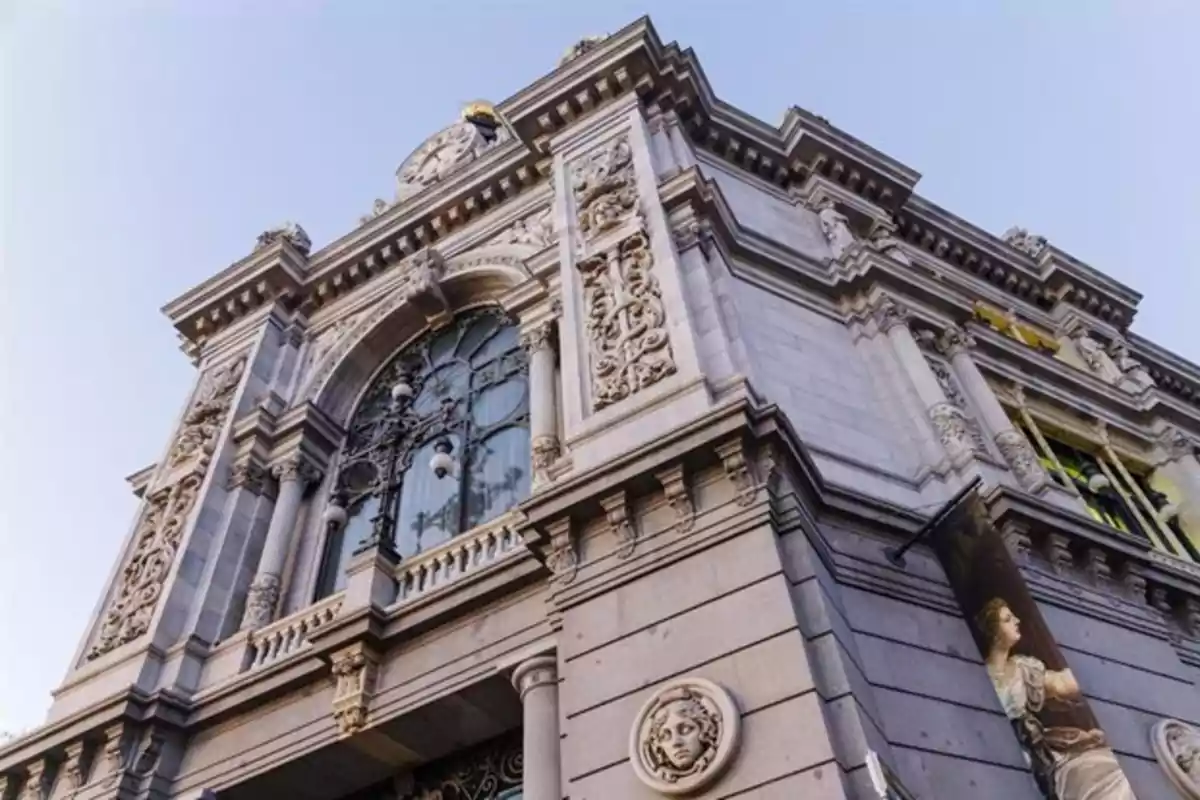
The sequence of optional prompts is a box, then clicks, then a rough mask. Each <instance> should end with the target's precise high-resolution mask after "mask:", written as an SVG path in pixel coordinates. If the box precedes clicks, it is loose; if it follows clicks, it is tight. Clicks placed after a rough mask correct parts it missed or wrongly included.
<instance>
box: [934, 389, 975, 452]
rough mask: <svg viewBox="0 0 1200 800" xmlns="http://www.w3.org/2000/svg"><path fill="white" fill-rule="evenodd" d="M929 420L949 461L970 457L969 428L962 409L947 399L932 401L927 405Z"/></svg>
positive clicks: (971, 449)
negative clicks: (944, 400)
mask: <svg viewBox="0 0 1200 800" xmlns="http://www.w3.org/2000/svg"><path fill="white" fill-rule="evenodd" d="M929 421H930V422H932V423H933V429H934V431H936V432H937V437H938V441H940V442H941V443H942V447H944V448H946V453H947V455H949V456H950V460H951V461H954V462H955V463H958V462H960V461H964V460H967V459H970V458H971V454H972V453H973V452H974V451H973V448H972V441H971V428H970V425H968V424H967V417H966V415H965V414H963V412H962V409H960V408H959V407H958V406H956V405H954V403H951V402H949V401H947V402H944V403H934V404H933V405H932V406H930V407H929Z"/></svg>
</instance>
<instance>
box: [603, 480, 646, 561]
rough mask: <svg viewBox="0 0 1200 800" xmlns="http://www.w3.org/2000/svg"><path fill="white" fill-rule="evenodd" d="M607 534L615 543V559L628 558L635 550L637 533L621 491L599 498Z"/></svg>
mask: <svg viewBox="0 0 1200 800" xmlns="http://www.w3.org/2000/svg"><path fill="white" fill-rule="evenodd" d="M600 506H601V507H602V508H603V509H604V519H605V521H606V522H607V523H608V529H609V532H610V533H611V534H612V535H613V537H614V538H615V539H616V541H617V557H618V558H629V557H630V556H631V555H633V552H634V550H635V549H637V542H638V532H637V527H636V525H635V524H634V521H633V519H632V518H631V515H630V513H629V501H628V498H627V497H626V495H625V491H624V490H621V491H619V492H615V493H613V494H611V495H608V496H606V497H601V498H600Z"/></svg>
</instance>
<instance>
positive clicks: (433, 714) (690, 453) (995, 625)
mask: <svg viewBox="0 0 1200 800" xmlns="http://www.w3.org/2000/svg"><path fill="white" fill-rule="evenodd" d="M396 177H397V189H396V194H395V197H394V198H393V199H392V200H390V201H386V200H378V201H376V202H375V204H374V207H373V208H372V210H371V212H370V213H369V214H368V215H367V216H365V217H364V218H363V219H362V221H361V224H360V225H359V226H358V227H357V228H356V229H355V230H352V231H350V232H348V233H347V234H346V235H345V236H343V237H342V238H340V239H338V240H337V241H334V242H332V243H330V244H327V245H325V246H324V247H321V248H319V249H314V248H313V245H312V243H311V242H310V241H309V238H308V236H307V235H306V234H305V233H304V231H303V229H302V228H301V227H300V226H298V225H294V224H288V225H284V226H280V227H278V228H274V229H271V230H268V231H266V232H265V233H263V234H262V235H261V236H260V237H259V239H258V241H257V244H256V246H254V248H253V250H252V251H251V252H250V253H249V254H248V255H246V256H245V257H244V258H242V259H241V260H239V261H237V262H236V263H234V264H233V265H232V266H230V267H228V268H226V269H224V270H223V271H221V272H220V273H218V274H217V275H215V276H214V277H213V278H211V279H210V280H208V281H206V282H205V283H203V284H201V285H200V286H197V287H196V288H194V289H192V290H191V291H189V292H187V293H186V294H184V295H183V296H182V297H180V298H178V299H177V300H175V301H173V302H171V303H170V304H169V305H168V306H167V307H166V309H165V311H166V313H167V314H168V315H169V316H170V318H171V319H172V320H173V322H174V324H175V325H176V327H177V329H178V331H179V332H180V334H181V336H182V338H183V340H184V342H185V352H186V353H187V354H188V356H190V357H191V358H192V359H193V361H194V362H195V364H196V382H195V386H194V389H193V390H192V391H191V393H190V395H189V397H188V398H187V400H186V406H185V410H184V412H183V414H182V416H181V418H180V420H179V423H178V425H177V428H176V430H175V432H174V434H173V435H172V437H171V439H170V441H169V442H168V443H167V445H166V447H165V448H164V451H163V453H162V455H161V457H160V458H159V459H158V460H157V462H156V463H155V464H154V465H152V466H150V467H147V468H145V469H143V470H141V471H140V472H138V473H136V474H135V475H134V476H132V477H131V479H130V482H131V484H132V486H133V491H134V492H135V493H136V494H137V495H138V496H139V497H140V498H141V509H140V511H139V512H138V514H137V518H136V519H135V520H134V523H133V526H132V530H131V532H130V534H129V537H128V539H127V540H126V542H125V544H124V545H123V547H122V550H121V552H120V554H119V555H118V557H117V559H116V564H115V567H114V569H113V572H112V575H111V578H110V580H109V582H108V584H107V589H106V591H105V593H104V595H103V597H101V598H100V600H99V603H98V606H97V609H96V614H95V618H94V621H93V623H92V624H91V625H90V626H89V629H88V631H87V633H86V635H85V637H84V639H83V641H82V642H81V643H80V645H79V648H78V651H77V654H76V657H75V659H74V660H73V661H72V663H71V664H70V665H68V669H67V671H66V675H65V677H64V679H63V681H62V684H61V686H60V687H59V688H58V689H57V690H56V691H55V693H54V697H53V702H52V705H51V708H50V711H49V714H48V717H47V719H46V722H45V724H44V725H42V726H41V727H39V728H37V729H36V730H33V731H31V732H29V733H27V734H25V735H24V736H22V737H21V738H19V739H17V740H15V741H12V742H9V743H7V744H5V745H4V746H3V747H2V748H0V800H13V799H14V798H20V799H21V800H48V799H53V800H59V799H60V798H80V800H91V798H168V797H171V798H214V797H215V798H221V800H227V799H228V800H242V798H275V797H278V798H301V799H302V800H339V798H362V800H383V799H384V798H397V799H398V798H425V800H432V798H441V799H442V800H466V799H467V798H470V800H499V798H519V797H524V798H528V800H558V798H568V797H569V798H572V800H626V799H630V800H634V799H638V798H654V797H663V796H681V795H683V796H691V797H705V798H733V797H737V798H759V799H761V800H766V799H767V798H801V797H803V798H814V799H816V798H822V799H824V798H828V799H829V800H833V798H884V797H920V798H959V797H964V796H970V797H972V798H976V800H1019V799H1020V798H1037V797H1045V796H1057V797H1061V798H1062V800H1070V798H1074V797H1085V796H1086V797H1095V798H1101V797H1104V798H1108V797H1132V796H1134V795H1135V794H1136V796H1137V797H1138V798H1141V800H1158V799H1159V798H1164V799H1165V798H1174V797H1187V798H1198V797H1200V734H1198V733H1197V729H1196V727H1194V726H1196V725H1198V724H1200V692H1198V690H1197V681H1200V461H1198V460H1197V445H1196V443H1197V441H1200V369H1198V368H1197V367H1196V366H1194V365H1192V364H1189V363H1187V362H1185V361H1184V360H1182V359H1180V358H1179V357H1177V356H1175V355H1173V354H1171V353H1169V352H1167V351H1166V350H1164V349H1162V348H1161V347H1158V346H1156V345H1154V344H1153V343H1151V342H1148V341H1145V340H1144V339H1141V338H1139V337H1138V336H1137V335H1135V334H1133V333H1131V332H1130V330H1129V326H1130V324H1131V323H1132V321H1133V318H1134V315H1135V313H1136V311H1137V305H1138V301H1139V299H1140V297H1139V295H1138V294H1137V293H1136V292H1135V291H1133V290H1132V289H1130V288H1128V287H1126V286H1123V285H1121V284H1120V283H1118V282H1116V281H1114V280H1112V279H1110V278H1108V277H1106V276H1104V275H1103V274H1101V273H1100V272H1098V271H1096V270H1095V269H1093V268H1091V267H1090V266H1088V265H1087V264H1084V263H1082V262H1080V261H1079V260H1077V259H1075V258H1073V257H1072V256H1070V255H1069V254H1068V253H1066V252H1064V251H1062V250H1060V249H1058V248H1057V247H1055V246H1054V245H1053V244H1052V243H1050V242H1047V241H1046V240H1045V239H1044V238H1041V237H1038V236H1035V235H1032V234H1030V233H1028V232H1026V231H1024V230H1021V229H1013V230H1011V231H1009V232H1007V233H1006V234H1004V235H1003V236H995V235H991V234H989V233H987V232H984V231H982V230H980V229H978V228H976V227H974V226H972V225H971V224H970V223H968V222H966V221H964V220H962V219H959V218H957V217H955V216H954V215H953V214H951V213H950V212H948V211H946V210H944V209H941V208H938V207H937V206H935V205H933V204H932V203H930V202H929V201H927V200H925V199H923V198H922V197H921V196H920V195H919V194H918V193H917V192H916V184H917V182H918V179H919V175H918V173H917V172H915V171H914V170H913V169H911V168H910V167H907V166H905V165H903V164H901V163H898V162H897V161H895V160H893V159H891V158H889V157H888V156H886V155H884V154H882V153H880V152H878V151H877V150H874V149H872V148H871V147H869V146H868V145H866V144H864V143H862V142H859V141H858V140H856V139H854V138H853V137H851V136H850V135H849V134H847V133H845V132H843V131H840V130H838V129H837V128H836V127H834V126H832V125H831V124H829V123H828V122H827V121H825V120H824V119H822V118H820V117H817V116H815V115H812V114H809V113H808V112H805V111H803V110H801V109H798V108H793V109H791V110H789V111H788V112H787V114H786V115H785V118H784V121H783V124H782V125H780V126H779V127H773V126H771V125H768V124H765V123H763V122H761V121H759V120H757V119H754V118H752V117H749V116H747V115H746V114H743V113H742V112H740V111H738V110H737V109H735V108H733V107H732V106H730V105H728V104H726V103H723V102H721V101H720V100H718V99H717V98H716V97H715V96H714V95H713V92H712V90H711V87H710V86H709V84H708V82H707V79H706V78H705V76H704V73H703V71H702V70H701V67H700V64H699V62H698V60H697V58H696V56H695V55H694V54H693V53H692V52H691V51H690V50H687V49H683V48H680V47H679V46H677V45H675V44H664V43H663V42H662V41H661V40H660V39H659V37H658V35H657V33H656V32H655V30H654V28H653V27H652V26H651V24H650V23H649V21H647V20H640V21H637V22H635V23H633V24H632V25H630V26H628V27H627V28H625V29H623V30H621V31H618V32H615V33H613V34H611V35H609V36H606V37H599V38H593V39H587V40H584V41H582V42H580V43H579V44H578V45H576V46H575V47H573V48H571V50H570V51H568V53H567V54H566V55H564V57H563V59H562V61H561V62H560V63H559V64H558V66H557V67H556V68H555V69H554V70H553V71H552V72H550V73H549V74H547V75H546V76H544V77H542V78H541V79H539V80H538V81H537V82H535V83H533V84H531V85H530V86H529V87H528V88H526V89H523V90H522V91H520V92H518V93H517V94H515V95H514V96H513V97H511V98H510V99H508V100H505V101H503V102H501V103H499V104H496V105H494V106H493V105H491V104H488V103H476V104H473V105H471V106H469V107H468V108H466V109H464V111H463V113H462V115H461V118H460V119H459V120H458V121H456V122H454V123H453V124H451V125H450V126H449V127H447V128H446V129H445V130H443V131H440V132H438V133H437V134H435V135H434V136H433V137H431V138H430V139H429V140H427V141H426V142H425V143H424V144H422V145H421V146H420V147H419V148H418V149H417V150H416V151H415V152H414V153H413V154H412V155H411V156H409V158H408V159H407V160H405V161H404V162H403V164H402V165H401V166H400V168H399V170H398V171H397V176H396ZM967 486H978V487H980V488H979V489H978V492H979V497H980V498H981V501H982V503H983V507H985V508H986V513H987V515H988V516H989V518H990V524H992V525H994V526H995V529H996V530H997V531H999V533H1000V536H1001V537H1002V539H1003V542H1004V545H1005V548H1007V552H1008V553H1010V554H1011V557H1012V559H1013V560H1014V562H1015V563H1016V564H1017V565H1018V568H1019V574H1020V576H1021V580H1022V581H1023V582H1024V583H1025V584H1026V585H1027V587H1028V592H1029V595H1030V597H1032V598H1033V602H1035V603H1036V606H1037V609H1038V613H1039V614H1040V616H1041V617H1043V618H1044V620H1045V628H1046V629H1047V630H1048V631H1049V634H1048V635H1049V636H1051V637H1052V638H1053V640H1054V641H1055V643H1056V645H1057V650H1055V651H1054V652H1055V653H1058V652H1060V651H1061V653H1062V654H1063V657H1065V659H1066V661H1067V662H1069V664H1070V667H1071V668H1070V669H1065V668H1064V667H1063V665H1061V664H1053V663H1049V662H1048V661H1045V660H1044V659H1043V660H1042V661H1038V660H1037V659H1034V658H1033V657H1032V656H1023V657H1021V656H1019V657H1018V658H1023V659H1024V660H1017V661H1013V662H1011V664H1010V662H1003V663H1001V662H995V663H994V662H993V659H992V657H991V654H990V653H989V652H988V651H986V649H985V650H984V651H982V652H981V650H980V649H979V647H977V638H978V631H979V630H980V628H979V627H972V626H973V625H977V626H978V625H984V626H987V630H988V631H989V636H992V638H993V639H996V637H1000V638H1003V637H1004V636H1008V639H1007V640H1006V642H1007V643H1006V644H1005V646H1004V648H1003V650H1004V654H1005V655H1006V657H1007V653H1008V652H1009V651H1010V650H1013V651H1015V652H1018V653H1019V652H1021V644H1020V636H1019V631H1018V626H1019V624H1020V622H1019V621H1018V620H1016V618H1015V617H1016V616H1017V615H1014V613H1013V611H1014V609H1010V608H1007V607H1006V608H1003V609H1002V608H999V607H998V606H995V607H993V606H989V608H990V609H991V611H989V613H991V615H992V616H990V617H988V618H987V619H986V620H984V621H982V622H978V623H976V622H975V621H973V620H972V619H969V618H968V617H969V615H967V614H965V613H964V611H963V607H962V605H961V602H960V599H959V598H958V596H957V595H956V592H955V589H954V588H953V587H952V586H951V584H950V582H949V581H948V578H947V575H948V574H950V572H951V570H944V569H943V566H942V563H941V562H939V560H938V558H937V557H936V556H935V553H934V551H933V550H932V549H930V548H929V547H926V546H925V544H923V543H918V544H917V545H916V546H914V547H913V548H912V549H911V550H909V551H908V552H907V554H906V555H905V557H904V558H902V559H901V558H896V557H894V556H895V551H894V550H889V548H895V547H896V545H897V544H898V543H900V542H901V541H903V540H905V539H906V538H907V537H909V536H911V535H913V534H914V533H916V532H918V531H919V530H920V529H921V528H922V526H923V524H924V523H925V522H926V521H927V520H928V519H929V518H930V517H931V515H933V514H934V512H935V511H937V510H938V509H939V507H941V506H943V505H944V504H945V503H946V502H947V501H948V500H950V499H951V498H952V497H954V496H955V495H956V494H957V493H959V492H960V490H962V489H963V488H964V487H967ZM889 553H890V554H891V556H893V557H889ZM1014 608H1015V607H1014ZM1006 614H1007V616H1005V615H1006ZM1026 624H1027V625H1028V620H1026ZM997 640H998V639H997ZM1014 643H1015V644H1014ZM1048 658H1051V660H1053V658H1058V656H1057V655H1054V656H1052V657H1048ZM1035 662H1036V664H1035ZM1012 664H1015V665H1016V667H1017V668H1019V671H1020V674H1021V675H1024V676H1025V677H1024V678H1021V679H1019V680H1018V684H1019V687H1018V688H1019V695H1020V698H1021V700H1020V706H1019V708H1016V707H1015V706H1014V705H1013V700H1012V697H1013V695H1012V694H1011V693H1010V694H1008V695H1006V694H1004V693H1003V692H1002V693H1001V695H1000V697H999V698H998V697H997V691H999V689H1000V687H1001V686H1002V684H1004V685H1017V684H1012V679H1013V674H1010V671H1011V668H1012ZM1037 664H1040V665H1041V666H1040V667H1038V666H1037ZM1006 670H1008V671H1006ZM989 674H990V675H991V680H990V681H989ZM1064 676H1069V685H1068V678H1067V677H1064ZM1022 681H1023V682H1022ZM1005 682H1008V683H1005ZM1076 684H1077V685H1076ZM1068 690H1072V691H1075V692H1076V694H1078V695H1079V696H1081V697H1083V698H1086V702H1087V704H1088V705H1089V706H1090V709H1091V711H1092V712H1094V716H1095V720H1096V722H1095V726H1096V729H1095V730H1089V731H1085V733H1088V734H1098V735H1102V736H1103V740H1104V743H1105V747H1106V748H1108V749H1106V750H1105V752H1106V753H1108V752H1109V750H1111V753H1110V755H1109V756H1107V758H1108V761H1107V762H1105V764H1106V765H1108V766H1105V769H1109V772H1108V773H1106V774H1107V775H1108V776H1109V777H1108V778H1105V780H1109V779H1110V778H1111V782H1110V783H1109V784H1107V788H1104V787H1100V788H1097V789H1095V791H1093V792H1092V793H1091V794H1085V793H1083V792H1082V791H1080V790H1079V789H1078V787H1077V786H1076V787H1072V785H1071V784H1070V779H1069V778H1068V777H1064V776H1066V775H1067V771H1068V770H1067V767H1073V766H1074V765H1077V764H1080V763H1083V762H1082V761H1081V760H1080V759H1079V758H1077V756H1076V753H1075V751H1070V750H1068V749H1066V748H1067V745H1063V746H1062V747H1058V745H1054V743H1053V742H1052V741H1051V740H1052V739H1053V736H1054V733H1055V731H1058V730H1060V729H1059V728H1054V727H1053V726H1052V725H1050V724H1049V723H1046V724H1042V723H1043V721H1042V720H1040V718H1039V720H1032V718H1027V717H1025V716H1022V715H1023V714H1024V709H1027V708H1033V707H1034V706H1037V707H1038V708H1040V707H1041V705H1042V703H1043V699H1044V698H1053V697H1059V696H1065V694H1067V693H1069V691H1068ZM1039 698H1042V699H1039ZM1045 702H1046V703H1049V702H1050V700H1048V699H1047V700H1045ZM1014 708H1016V710H1014ZM1031 720H1032V721H1031ZM1035 722H1036V723H1037V724H1036V725H1034V723H1035ZM1039 737H1040V738H1039ZM1043 739H1044V740H1045V741H1049V742H1051V744H1052V745H1054V746H1052V747H1050V749H1049V750H1046V749H1039V748H1041V747H1042V745H1041V741H1042V740H1043ZM1056 748H1057V749H1056ZM1039 753H1040V754H1044V755H1045V754H1048V755H1046V758H1047V759H1048V761H1047V764H1048V766H1047V767H1046V770H1048V771H1047V772H1046V773H1045V774H1046V775H1049V776H1050V778H1048V779H1047V780H1048V783H1047V782H1046V781H1043V780H1039V777H1038V775H1037V774H1035V773H1036V771H1035V770H1031V766H1030V765H1031V763H1034V762H1035V760H1036V759H1035V758H1034V756H1036V755H1038V754H1039ZM1112 754H1115V758H1116V764H1117V765H1118V767H1119V768H1117V767H1112V766H1111V765H1112V758H1111V755H1112ZM1113 770H1115V772H1113ZM1122 773H1123V776H1124V777H1123V778H1121V775H1122ZM1092 774H1099V773H1098V772H1093V773H1092ZM1113 775H1115V776H1116V777H1115V778H1113V777H1112V776H1113ZM1118 779H1119V780H1118ZM1089 780H1099V779H1091V778H1089ZM1051 784H1053V785H1051Z"/></svg>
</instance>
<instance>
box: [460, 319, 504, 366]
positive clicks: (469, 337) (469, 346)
mask: <svg viewBox="0 0 1200 800" xmlns="http://www.w3.org/2000/svg"><path fill="white" fill-rule="evenodd" d="M499 325H500V320H499V319H497V318H496V316H495V315H494V314H483V315H482V316H480V317H478V318H477V319H476V320H475V321H474V322H472V323H471V325H470V327H468V328H467V331H466V333H464V334H463V337H462V341H460V342H459V344H458V357H459V358H462V359H470V358H471V356H472V355H474V354H475V351H476V350H478V349H479V346H480V345H481V344H483V343H484V341H485V340H486V339H487V338H488V337H489V336H491V335H492V334H493V333H495V332H496V328H497V327H499Z"/></svg>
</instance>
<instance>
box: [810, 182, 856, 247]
mask: <svg viewBox="0 0 1200 800" xmlns="http://www.w3.org/2000/svg"><path fill="white" fill-rule="evenodd" d="M814 210H815V211H816V212H817V219H818V220H820V222H821V233H822V234H823V235H824V236H825V241H827V242H829V249H830V250H831V251H832V252H833V258H834V260H835V261H836V260H837V259H839V258H841V257H842V253H844V252H846V248H848V247H849V246H850V245H852V244H854V234H853V233H852V232H851V231H850V220H849V218H848V217H847V216H846V215H845V214H843V213H842V212H840V211H838V210H837V206H836V205H835V204H834V202H833V200H832V199H831V198H828V197H825V198H822V199H821V201H820V202H819V203H817V205H816V208H815V209H814Z"/></svg>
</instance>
